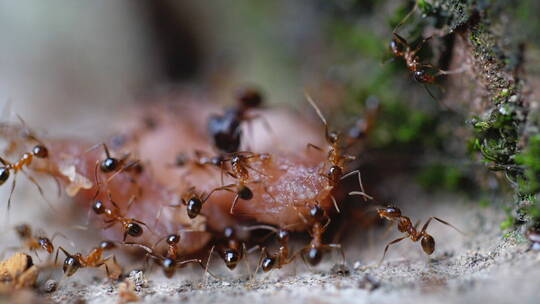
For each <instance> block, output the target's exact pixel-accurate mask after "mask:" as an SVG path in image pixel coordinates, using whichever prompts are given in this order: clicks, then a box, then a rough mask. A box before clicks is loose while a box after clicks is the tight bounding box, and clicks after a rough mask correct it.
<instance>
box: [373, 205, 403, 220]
mask: <svg viewBox="0 0 540 304" xmlns="http://www.w3.org/2000/svg"><path fill="white" fill-rule="evenodd" d="M377 213H378V214H379V216H380V217H385V218H388V219H391V218H396V217H400V216H401V210H399V208H398V207H394V206H388V207H385V208H380V209H377Z"/></svg>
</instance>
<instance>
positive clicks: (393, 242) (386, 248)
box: [379, 236, 408, 265]
mask: <svg viewBox="0 0 540 304" xmlns="http://www.w3.org/2000/svg"><path fill="white" fill-rule="evenodd" d="M406 238H408V236H404V237H400V238H399V239H395V240H393V241H391V242H390V243H388V244H387V245H386V247H384V253H383V256H382V258H381V260H380V261H379V265H380V264H381V263H382V261H383V260H384V257H385V256H386V252H387V251H388V247H390V245H392V244H395V243H398V242H401V241H403V240H404V239H406Z"/></svg>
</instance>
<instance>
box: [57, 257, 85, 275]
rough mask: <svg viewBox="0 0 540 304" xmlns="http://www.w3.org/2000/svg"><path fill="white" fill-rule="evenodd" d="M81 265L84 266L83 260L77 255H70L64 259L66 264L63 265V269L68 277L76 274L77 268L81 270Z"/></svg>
mask: <svg viewBox="0 0 540 304" xmlns="http://www.w3.org/2000/svg"><path fill="white" fill-rule="evenodd" d="M81 267H82V265H81V262H80V261H79V259H78V258H77V257H76V256H73V255H68V256H67V257H66V259H65V260H64V265H63V266H62V270H63V271H64V273H65V274H66V275H67V276H68V277H70V276H72V275H74V274H75V272H77V270H79V268H81Z"/></svg>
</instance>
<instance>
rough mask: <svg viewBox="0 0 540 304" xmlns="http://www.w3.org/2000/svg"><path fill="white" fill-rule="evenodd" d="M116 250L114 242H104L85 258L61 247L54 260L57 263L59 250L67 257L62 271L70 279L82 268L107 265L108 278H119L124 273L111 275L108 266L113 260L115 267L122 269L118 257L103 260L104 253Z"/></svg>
mask: <svg viewBox="0 0 540 304" xmlns="http://www.w3.org/2000/svg"><path fill="white" fill-rule="evenodd" d="M114 248H116V244H114V243H113V242H111V241H102V242H101V243H100V244H99V246H98V247H96V248H94V249H92V250H91V251H90V253H89V254H88V255H87V256H86V257H85V256H83V255H82V254H81V253H79V252H77V253H75V254H70V253H69V252H67V251H66V250H65V249H64V248H62V246H60V247H58V249H57V250H56V257H55V259H54V262H55V263H56V262H57V260H58V253H59V250H61V251H62V252H63V253H64V255H65V256H66V259H65V260H64V265H63V266H62V270H63V271H64V274H65V275H66V276H68V277H70V276H72V275H74V274H75V273H76V272H77V271H78V270H79V269H81V268H88V267H94V268H99V267H101V266H102V265H105V270H106V271H107V276H108V277H110V278H118V277H119V276H120V275H121V273H122V271H121V270H120V271H119V272H120V273H119V274H117V275H111V273H110V272H109V266H108V265H107V262H108V261H111V260H112V261H113V263H114V266H116V267H118V268H120V266H119V265H118V262H117V261H116V257H115V256H114V255H112V256H108V257H106V258H103V253H104V252H105V251H108V250H112V249H114ZM120 269H121V268H120Z"/></svg>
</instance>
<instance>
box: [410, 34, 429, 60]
mask: <svg viewBox="0 0 540 304" xmlns="http://www.w3.org/2000/svg"><path fill="white" fill-rule="evenodd" d="M431 38H433V36H429V37H427V38H424V39H422V42H420V43H419V44H418V45H417V46H416V48H415V49H414V50H413V51H412V55H415V54H416V53H418V52H419V51H420V50H421V49H422V47H423V46H424V44H426V42H428V41H429V40H430V39H431Z"/></svg>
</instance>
